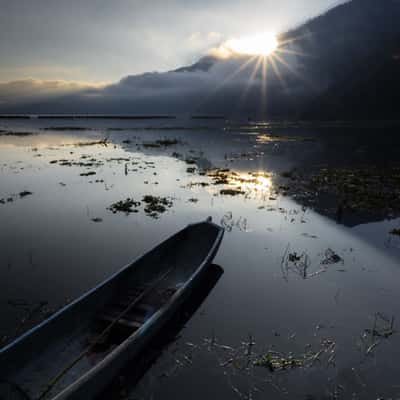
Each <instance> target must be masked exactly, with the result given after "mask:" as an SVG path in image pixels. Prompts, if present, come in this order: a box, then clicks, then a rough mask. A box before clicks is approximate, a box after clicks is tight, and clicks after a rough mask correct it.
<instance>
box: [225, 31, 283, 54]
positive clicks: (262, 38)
mask: <svg viewBox="0 0 400 400" xmlns="http://www.w3.org/2000/svg"><path fill="white" fill-rule="evenodd" d="M226 47H228V48H229V49H230V50H231V51H233V52H234V53H238V54H247V55H257V56H264V57H266V56H269V55H270V54H272V53H273V52H274V51H275V50H276V49H277V47H278V40H277V38H276V35H275V34H274V33H259V34H257V35H253V36H243V37H241V38H237V39H231V40H228V42H227V43H226Z"/></svg>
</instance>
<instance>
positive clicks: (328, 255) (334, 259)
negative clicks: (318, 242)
mask: <svg viewBox="0 0 400 400" xmlns="http://www.w3.org/2000/svg"><path fill="white" fill-rule="evenodd" d="M340 262H341V263H344V261H343V259H342V258H341V257H340V256H338V255H337V254H336V253H335V252H334V251H333V250H332V249H327V250H325V258H324V259H323V260H322V262H321V264H322V265H331V264H337V263H340Z"/></svg>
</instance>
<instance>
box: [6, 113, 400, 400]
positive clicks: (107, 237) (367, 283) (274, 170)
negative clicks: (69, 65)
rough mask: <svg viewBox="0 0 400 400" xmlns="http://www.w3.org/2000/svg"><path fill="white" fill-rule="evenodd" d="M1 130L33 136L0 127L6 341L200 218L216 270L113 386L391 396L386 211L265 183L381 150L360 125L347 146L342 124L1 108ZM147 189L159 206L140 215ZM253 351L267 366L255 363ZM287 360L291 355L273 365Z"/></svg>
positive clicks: (152, 393) (391, 297) (143, 390)
mask: <svg viewBox="0 0 400 400" xmlns="http://www.w3.org/2000/svg"><path fill="white" fill-rule="evenodd" d="M44 128H46V129H44ZM0 129H2V130H3V131H7V132H9V131H12V132H29V133H33V134H32V135H11V134H10V135H2V134H1V133H0V200H1V199H3V200H4V201H3V202H0V224H1V229H0V240H1V244H2V246H1V247H2V251H1V253H0V275H1V279H0V285H1V286H0V288H1V290H0V310H1V316H2V324H1V327H0V337H3V336H4V337H3V339H2V340H3V342H4V343H6V342H7V341H9V340H10V339H11V338H12V337H15V336H16V335H18V334H20V333H21V332H23V331H24V330H26V329H27V328H28V327H29V326H30V325H32V324H33V323H34V322H36V321H38V320H40V319H42V318H44V316H46V315H48V314H49V313H51V312H52V311H54V310H55V309H57V308H59V307H60V306H61V305H63V304H65V303H66V302H68V301H69V300H71V299H73V298H75V297H76V296H78V295H79V294H81V293H82V292H84V291H85V290H87V289H89V288H91V287H92V286H93V285H94V284H96V283H97V282H99V281H101V280H102V279H104V278H106V277H107V276H108V275H110V273H112V272H113V271H116V270H118V269H119V268H120V267H121V266H123V265H125V264H127V263H129V262H130V261H131V260H132V259H134V258H135V257H137V256H138V255H140V254H142V253H143V252H145V251H147V250H148V249H150V248H151V247H153V246H154V245H156V244H157V243H159V242H160V241H162V240H163V239H165V238H166V237H168V236H169V235H171V234H172V233H174V232H175V231H177V230H178V229H181V228H182V227H184V226H185V225H186V224H188V223H191V222H194V221H199V220H202V219H205V218H206V217H208V216H212V217H213V220H214V221H215V222H217V223H221V224H222V225H223V226H224V227H225V228H226V234H225V238H224V241H223V244H222V246H221V249H220V251H219V253H218V255H217V257H216V259H215V262H216V263H217V264H218V265H220V266H221V267H222V268H223V269H224V274H223V275H222V276H221V277H220V279H219V280H218V282H217V284H216V286H215V287H214V288H213V290H212V291H211V292H210V294H209V295H208V297H207V298H206V299H205V301H204V302H203V303H202V305H201V306H200V308H199V309H198V311H197V312H196V313H195V314H194V315H193V317H192V318H191V319H190V320H189V321H188V322H187V324H186V325H185V327H184V329H183V330H182V331H181V332H180V335H179V337H178V338H177V339H176V341H175V342H173V343H172V344H170V345H169V346H168V347H166V348H165V349H164V352H163V354H162V356H161V357H159V358H158V359H157V361H156V362H155V363H154V364H153V365H152V366H151V368H150V369H149V370H148V371H147V372H146V373H145V374H144V376H143V377H142V379H141V380H140V381H139V383H138V384H137V385H135V386H134V387H132V386H130V385H129V372H128V374H127V375H126V376H125V380H124V390H123V391H121V392H118V393H116V394H115V396H116V398H121V399H122V398H125V399H126V398H129V399H184V398H188V397H190V398H192V399H203V398H205V397H206V396H208V397H211V398H224V399H225V398H226V399H228V398H229V399H231V398H244V399H251V398H252V399H262V398H266V397H268V396H269V397H272V398H277V399H278V398H290V399H291V398H293V399H298V398H304V399H306V398H310V399H311V398H315V399H320V398H323V399H325V398H326V399H336V398H337V399H340V398H343V399H348V398H354V399H357V398H360V399H361V398H362V399H376V398H378V397H384V398H390V397H392V398H396V396H400V386H399V384H398V379H397V377H398V375H399V372H400V366H399V365H398V359H399V356H400V347H399V336H398V334H397V333H396V328H397V326H398V323H400V321H398V318H399V317H400V315H399V314H400V312H399V311H400V310H399V305H398V297H397V293H398V288H399V282H400V268H399V260H400V239H399V237H397V236H395V235H391V234H390V231H391V230H393V229H396V228H398V227H399V226H400V221H399V220H396V219H393V220H387V221H380V222H373V223H368V222H367V221H365V223H362V224H359V225H357V226H355V227H353V228H348V227H345V226H343V225H340V224H337V223H336V222H335V221H333V220H331V219H328V218H326V217H324V216H322V215H320V214H318V213H316V212H314V211H312V210H311V209H309V208H306V207H304V206H302V205H301V204H298V203H296V202H295V201H294V200H293V199H291V198H290V197H288V196H283V195H282V194H279V193H277V192H279V191H277V190H276V189H277V188H276V187H275V186H274V185H276V183H275V179H274V177H275V176H276V175H278V174H280V173H282V171H287V170H290V169H292V168H294V167H297V166H299V165H303V166H305V167H309V166H310V165H311V164H315V165H317V164H324V163H325V164H326V163H328V162H330V163H332V164H333V165H336V164H338V163H346V165H351V164H353V163H355V162H356V161H358V162H360V163H365V162H366V161H367V160H375V161H381V160H379V155H378V154H377V153H378V151H376V153H374V151H373V150H374V147H376V146H374V145H371V142H370V141H369V139H370V138H372V139H373V137H374V134H373V133H372V132H370V131H368V134H366V136H368V140H365V142H362V141H358V142H357V141H355V140H354V137H357V135H358V134H359V131H358V130H357V132H355V130H354V132H355V133H354V135H353V136H352V135H351V133H352V132H353V131H352V129H351V128H349V127H346V128H343V127H339V128H337V127H336V128H329V129H326V128H324V129H317V128H312V127H304V126H298V127H293V126H291V127H286V126H279V127H276V126H273V127H269V126H268V125H262V124H261V125H255V124H247V123H246V124H238V123H229V122H223V121H190V120H179V119H178V120H173V121H113V120H107V121H106V120H104V121H102V120H91V121H90V120H88V121H86V120H72V119H71V120H45V121H40V120H26V121H11V120H2V121H0ZM354 129H355V128H354ZM376 129H377V128H376ZM271 135H272V138H271ZM277 136H280V139H279V138H277ZM335 137H336V138H339V139H340V140H339V139H337V140H336V141H335V140H334V138H335ZM346 137H347V140H348V141H347V142H346ZM105 139H106V140H105ZM372 139H371V140H372ZM157 141H158V142H157ZM346 143H347V145H346ZM343 146H344V147H343ZM378 147H379V146H378ZM340 148H345V149H347V150H346V151H343V152H340V151H339V150H338V149H340ZM355 148H358V149H359V151H358V152H355V151H354V149H355ZM378 150H379V149H378ZM335 152H336V154H338V157H336V158H335V157H334V154H332V153H335ZM327 154H329V157H326V155H327ZM354 154H356V156H354ZM388 154H389V155H390V151H388ZM352 155H353V156H352ZM328 158H329V159H328ZM210 168H229V169H230V171H234V172H235V173H236V174H237V175H236V176H237V177H238V178H237V179H239V181H238V182H236V186H235V187H237V186H239V187H240V193H232V192H229V190H230V189H232V182H229V183H222V184H219V185H215V180H213V177H212V176H208V174H204V173H203V172H202V171H204V170H205V169H210ZM231 194H234V195H233V196H232V195H231ZM146 195H151V196H160V197H162V198H164V197H165V198H167V199H168V201H169V202H171V203H172V204H171V207H169V206H168V207H166V210H165V212H161V213H155V214H151V213H149V212H146V210H145V204H144V203H143V197H144V196H146ZM127 198H131V199H134V200H135V201H137V202H140V203H141V204H140V205H138V207H137V212H133V213H125V212H116V213H113V212H112V210H110V209H109V207H110V206H111V205H112V204H115V203H116V202H118V201H120V200H126V199H127ZM249 343H250V344H249ZM274 352H276V353H274ZM267 355H270V357H271V356H272V355H274V357H275V355H276V356H277V357H278V358H279V359H280V360H281V364H276V363H275V364H274V365H275V367H276V368H275V367H274V368H272V369H271V368H270V367H271V364H270V363H269V364H268V365H266V363H264V365H260V364H262V363H261V362H260V360H264V358H263V357H266V356H267ZM287 359H294V360H297V363H296V362H293V363H292V364H290V367H289V366H287V365H286V367H285V368H281V367H282V365H283V364H284V363H283V362H282V360H287Z"/></svg>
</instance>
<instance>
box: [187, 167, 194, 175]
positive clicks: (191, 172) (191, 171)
mask: <svg viewBox="0 0 400 400" xmlns="http://www.w3.org/2000/svg"><path fill="white" fill-rule="evenodd" d="M186 172H187V173H188V174H194V173H195V172H196V168H195V167H188V168H186Z"/></svg>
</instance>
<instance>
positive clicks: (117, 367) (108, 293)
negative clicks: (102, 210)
mask: <svg viewBox="0 0 400 400" xmlns="http://www.w3.org/2000/svg"><path fill="white" fill-rule="evenodd" d="M203 226H206V228H207V229H210V230H212V232H213V235H215V238H214V236H213V242H212V245H211V246H210V248H209V251H208V252H207V254H206V255H205V256H204V257H202V258H201V262H199V264H195V265H196V269H195V270H194V272H193V273H192V274H191V275H190V278H189V279H187V280H186V281H185V283H184V284H183V285H182V286H181V287H180V288H179V289H178V290H177V291H176V292H175V293H174V294H173V295H172V297H171V298H170V299H169V300H167V302H166V303H164V304H163V305H162V306H161V308H159V309H158V310H157V311H156V312H155V313H154V314H153V315H152V316H151V317H150V318H149V319H148V320H146V322H145V323H144V324H143V325H142V326H141V327H140V328H139V329H138V330H136V331H135V332H134V333H132V334H131V335H130V336H129V337H128V338H127V339H126V340H124V341H123V342H122V343H121V344H120V345H119V346H118V347H117V348H115V349H114V350H113V351H111V352H110V353H109V354H108V355H106V356H105V357H104V358H103V359H102V360H101V361H99V362H98V363H97V364H96V365H95V366H94V367H93V368H91V369H90V370H89V371H87V372H86V373H84V374H83V375H82V376H81V377H80V378H78V379H77V380H76V381H75V382H74V383H72V384H70V385H69V386H67V387H66V388H65V389H64V390H62V391H61V392H59V393H58V394H56V395H53V397H52V395H51V394H50V393H49V396H46V399H49V398H51V399H52V400H66V399H71V400H72V399H73V400H75V399H85V400H87V399H93V398H94V397H95V396H96V395H98V394H99V393H101V392H102V391H103V390H104V388H105V387H106V386H107V385H108V384H109V383H110V381H111V380H112V379H113V378H114V377H116V376H117V375H118V373H119V372H120V371H121V369H122V368H123V367H124V365H125V364H126V363H127V362H128V361H129V360H131V359H133V358H134V357H135V356H136V355H138V353H140V352H141V351H143V349H144V348H145V346H146V345H147V344H148V343H149V342H150V341H151V340H152V339H153V338H154V337H155V336H156V335H157V334H158V333H159V332H160V331H161V330H162V328H163V327H164V326H165V325H166V324H167V323H168V321H169V320H170V319H171V318H172V317H173V315H174V314H175V313H176V312H177V310H178V309H179V308H180V306H181V305H182V303H184V302H185V300H186V299H187V297H188V296H189V295H190V293H191V292H192V289H193V287H194V286H195V285H196V282H198V281H199V280H201V278H202V277H203V276H204V274H205V272H206V270H207V267H208V266H209V265H210V263H211V262H212V260H213V259H214V257H215V255H216V253H217V251H218V248H219V246H220V244H221V241H222V238H223V234H224V231H223V229H222V228H221V227H219V226H217V225H215V224H212V223H210V222H204V223H200V224H193V225H189V226H188V227H187V228H185V229H183V230H182V231H180V232H178V233H177V234H176V235H174V236H172V237H171V238H169V239H168V240H167V241H165V242H163V243H162V244H160V245H159V246H156V247H155V248H154V249H153V250H151V251H150V252H148V253H146V254H145V255H144V256H142V257H140V258H139V259H138V260H136V261H135V262H134V263H132V264H130V265H128V266H126V267H124V268H122V269H121V270H120V271H119V272H117V273H115V274H114V275H112V276H111V277H110V278H109V279H107V280H106V281H104V282H103V283H101V284H100V285H98V286H96V287H95V288H93V289H92V290H90V291H88V292H87V293H85V294H84V295H83V296H81V297H80V298H79V299H77V300H75V301H74V302H72V303H71V304H69V305H67V306H66V307H64V308H63V309H61V310H60V311H59V312H57V313H55V314H54V315H53V316H52V317H50V318H49V319H47V320H46V321H44V322H43V323H41V324H39V325H38V326H37V327H35V328H33V329H32V330H30V331H28V332H27V333H26V334H24V335H23V336H21V337H20V338H19V339H17V340H16V341H14V342H13V343H11V344H10V345H8V346H6V347H5V348H3V349H2V350H0V374H1V376H6V377H9V376H11V377H12V376H13V373H14V371H13V370H12V368H11V366H14V369H15V370H16V371H18V370H20V369H21V366H24V365H25V364H26V363H28V362H29V360H32V359H35V358H37V357H38V356H40V354H41V353H42V351H44V349H47V351H48V343H47V342H48V340H49V338H53V337H56V336H55V335H60V332H62V333H63V335H66V334H68V332H69V331H71V332H72V330H73V329H74V327H75V328H76V326H80V325H83V324H85V321H86V320H88V321H89V320H90V318H91V316H93V314H95V313H96V312H97V311H98V310H101V309H102V308H103V307H104V305H105V304H106V303H107V301H108V300H109V299H110V298H111V297H112V296H113V295H115V292H117V291H118V290H119V289H120V288H121V285H122V284H123V283H124V281H125V280H128V279H132V275H133V276H136V275H135V273H134V272H135V269H138V267H143V265H142V264H143V263H145V262H146V260H150V261H153V262H154V260H157V251H159V249H164V250H165V248H166V247H168V246H171V245H172V246H173V248H175V247H174V246H176V244H175V243H174V241H175V242H176V241H179V240H184V238H185V237H186V236H187V235H186V233H187V232H190V230H191V229H192V230H193V229H194V230H195V231H196V229H197V227H201V228H203ZM207 229H206V231H207ZM202 231H203V229H200V232H202ZM185 235H186V236H185ZM203 248H206V246H204V243H203ZM185 251H186V252H187V251H188V249H185ZM189 253H190V251H189ZM154 256H155V257H154ZM138 272H139V275H140V270H139V271H138Z"/></svg>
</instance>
